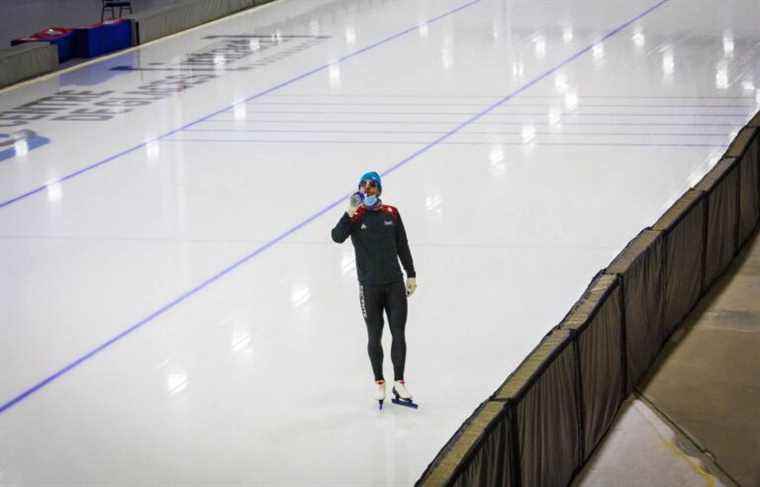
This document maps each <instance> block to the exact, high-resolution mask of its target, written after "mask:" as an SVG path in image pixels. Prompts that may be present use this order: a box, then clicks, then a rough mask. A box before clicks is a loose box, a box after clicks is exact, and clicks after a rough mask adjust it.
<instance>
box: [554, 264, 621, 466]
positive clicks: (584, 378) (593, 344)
mask: <svg viewBox="0 0 760 487" xmlns="http://www.w3.org/2000/svg"><path fill="white" fill-rule="evenodd" d="M622 300H623V295H622V289H621V287H620V278H619V277H618V276H617V275H610V274H600V275H597V277H596V278H594V280H593V281H592V282H591V285H590V286H589V288H588V289H587V290H586V292H585V293H584V294H583V296H582V297H581V299H580V300H579V301H578V303H577V304H576V305H575V306H574V307H573V310H572V311H571V312H570V314H569V315H568V316H567V317H566V318H565V319H564V321H563V322H562V324H561V325H560V327H561V328H564V329H568V330H572V332H573V334H574V335H575V340H574V343H573V346H574V347H576V349H577V356H578V361H579V366H580V385H581V387H580V390H581V400H582V407H581V411H582V412H583V418H582V432H583V453H584V455H583V458H582V462H585V461H586V460H587V459H588V457H589V456H590V455H591V452H593V451H594V449H595V448H596V445H597V444H598V443H599V441H600V440H601V438H602V437H603V436H604V435H605V433H606V432H607V430H608V429H609V428H610V426H611V425H612V423H613V421H614V419H615V416H616V414H617V411H618V409H619V407H620V404H622V402H623V399H624V398H625V394H626V387H625V385H626V376H627V373H626V363H625V360H624V359H625V353H624V343H625V339H624V332H625V328H624V326H623V315H622V309H623V308H622V306H621V303H622Z"/></svg>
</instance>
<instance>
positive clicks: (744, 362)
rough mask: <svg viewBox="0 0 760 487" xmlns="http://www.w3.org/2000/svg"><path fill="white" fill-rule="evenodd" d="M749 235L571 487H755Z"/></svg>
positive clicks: (759, 470)
mask: <svg viewBox="0 0 760 487" xmlns="http://www.w3.org/2000/svg"><path fill="white" fill-rule="evenodd" d="M759 298H760V239H758V238H757V234H755V237H754V238H753V239H752V241H750V243H749V244H748V245H747V246H746V247H745V249H744V250H743V252H742V253H741V254H740V255H739V257H737V258H736V259H735V261H734V262H733V263H732V265H731V267H730V268H729V269H728V271H727V272H726V274H725V275H724V276H723V277H722V278H721V279H720V280H719V281H718V282H717V283H716V284H715V285H714V286H713V289H712V290H711V291H710V292H709V293H708V294H707V295H706V296H705V298H703V300H702V301H701V302H700V303H699V305H698V306H697V308H696V309H695V310H694V312H692V314H691V315H690V316H689V317H688V319H687V322H686V323H685V324H684V326H683V328H682V329H681V330H679V332H678V333H676V334H675V335H674V336H673V337H672V338H671V340H670V341H669V342H668V343H667V344H666V346H665V348H664V350H663V352H662V353H661V354H660V356H659V358H658V360H657V362H656V363H655V365H654V366H653V367H652V369H651V370H650V372H649V374H648V375H647V377H645V378H644V380H643V381H642V383H641V384H639V386H638V392H637V394H636V395H635V398H633V399H632V400H629V402H628V403H627V404H626V406H625V407H624V408H623V409H622V411H621V413H620V415H619V417H618V421H617V423H616V424H615V426H614V427H613V429H612V430H611V432H610V434H609V435H608V437H607V438H606V439H605V441H604V442H603V443H602V445H601V446H600V447H599V449H598V450H597V452H596V454H595V455H594V457H593V458H592V460H591V461H590V462H589V464H588V465H587V466H586V468H585V469H584V471H583V472H581V474H580V475H579V476H578V478H577V479H576V482H575V485H578V486H584V487H588V486H597V485H599V486H601V485H612V484H613V483H614V484H615V485H618V486H627V485H631V486H633V485H650V486H660V487H673V486H681V485H741V486H745V487H757V486H760V414H758V413H759V412H760V353H758V351H760V299H759Z"/></svg>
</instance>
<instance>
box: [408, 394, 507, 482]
mask: <svg viewBox="0 0 760 487" xmlns="http://www.w3.org/2000/svg"><path fill="white" fill-rule="evenodd" d="M509 411H510V409H509V408H508V407H507V404H506V403H504V402H502V401H486V402H484V403H483V404H481V405H480V406H479V407H478V408H477V409H476V410H475V412H473V413H472V415H471V416H470V417H469V418H467V420H466V421H465V422H464V424H462V426H461V427H460V428H459V430H458V431H457V433H456V434H455V435H454V437H453V438H452V439H451V440H450V441H449V445H450V446H449V448H448V449H446V451H445V454H443V455H439V457H438V458H437V462H436V463H435V464H434V465H431V467H428V469H429V470H432V471H431V474H430V475H429V476H428V477H426V478H425V479H424V480H422V481H420V482H418V483H417V485H419V486H422V487H427V486H438V485H447V486H457V487H468V486H471V485H479V486H493V487H496V486H508V487H511V486H512V485H514V484H513V483H512V476H513V474H514V472H512V471H511V465H512V461H511V459H510V458H507V455H508V454H509V452H511V451H512V449H511V448H508V445H509V444H510V442H511V441H512V440H511V438H510V435H511V433H512V430H511V420H510V418H508V417H507V415H508V414H509Z"/></svg>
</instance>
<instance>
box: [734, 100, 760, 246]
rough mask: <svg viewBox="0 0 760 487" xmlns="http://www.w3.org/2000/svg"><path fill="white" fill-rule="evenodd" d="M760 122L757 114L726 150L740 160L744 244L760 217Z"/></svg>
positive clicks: (740, 212) (741, 237) (740, 213)
mask: <svg viewBox="0 0 760 487" xmlns="http://www.w3.org/2000/svg"><path fill="white" fill-rule="evenodd" d="M753 123H760V118H758V116H757V115H756V116H755V117H754V118H753V119H752V121H751V122H750V123H749V124H748V126H747V127H745V128H743V129H742V130H741V131H740V132H739V134H738V135H737V136H736V138H735V139H734V140H733V142H731V145H730V146H729V148H728V151H727V152H726V156H727V157H735V158H737V159H738V160H739V180H740V185H741V187H740V190H739V218H740V222H741V223H740V226H739V244H740V245H743V244H744V243H745V242H746V241H747V239H748V238H749V237H750V235H752V232H753V231H754V230H755V227H756V226H757V224H758V219H760V137H759V136H758V134H757V132H758V130H760V129H758V127H756V126H752V124H753Z"/></svg>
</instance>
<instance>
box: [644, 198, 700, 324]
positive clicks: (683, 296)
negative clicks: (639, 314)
mask: <svg viewBox="0 0 760 487" xmlns="http://www.w3.org/2000/svg"><path fill="white" fill-rule="evenodd" d="M653 229H654V230H655V231H659V232H662V237H663V240H664V265H663V274H664V278H663V284H664V288H663V289H664V293H663V305H664V310H663V315H664V317H663V322H662V327H663V333H664V336H665V337H669V336H670V335H671V334H672V333H673V331H674V330H675V329H676V327H677V326H678V325H679V324H680V323H681V321H682V320H683V319H684V317H686V315H687V314H688V313H689V311H691V309H692V308H693V307H694V305H695V304H696V303H697V301H698V300H699V298H700V296H701V295H702V281H703V279H702V276H703V274H704V265H705V262H704V247H705V245H704V244H705V242H704V239H705V199H704V193H703V192H701V191H694V190H689V191H687V192H686V193H685V194H684V195H683V196H681V198H679V199H678V201H676V202H675V203H674V204H673V206H671V207H670V208H669V209H668V211H666V212H665V214H664V215H662V216H661V217H660V219H659V220H657V223H655V224H654V227H653Z"/></svg>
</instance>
